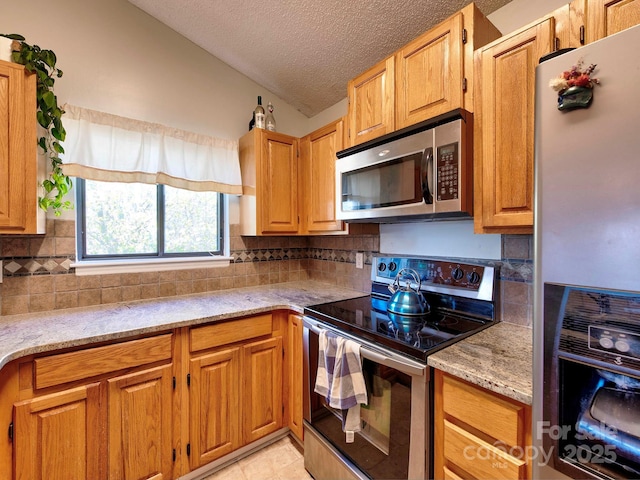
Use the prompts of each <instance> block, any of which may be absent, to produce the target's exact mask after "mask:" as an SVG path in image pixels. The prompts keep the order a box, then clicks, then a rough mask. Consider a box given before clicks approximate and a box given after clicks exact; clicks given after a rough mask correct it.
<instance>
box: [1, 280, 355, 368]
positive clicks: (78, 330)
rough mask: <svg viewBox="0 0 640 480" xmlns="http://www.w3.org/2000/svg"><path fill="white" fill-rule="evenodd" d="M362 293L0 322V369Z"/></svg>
mask: <svg viewBox="0 0 640 480" xmlns="http://www.w3.org/2000/svg"><path fill="white" fill-rule="evenodd" d="M363 295H366V294H365V293H363V292H358V291H356V290H350V289H348V288H344V287H337V286H335V285H329V284H326V283H319V282H315V281H307V282H290V283H278V284H273V285H264V286H258V287H246V288H238V289H232V290H220V291H216V292H209V293H205V294H194V295H184V296H180V297H168V298H157V299H153V300H148V301H135V302H128V303H118V304H112V305H102V306H97V307H85V308H72V309H66V310H53V311H50V312H42V313H32V314H22V315H9V316H4V317H0V368H2V367H3V366H4V365H6V364H7V363H8V362H10V361H11V360H14V359H16V358H20V357H24V356H26V355H31V354H34V353H42V352H48V351H52V350H58V349H61V348H69V347H77V346H81V345H87V344H90V343H96V342H103V341H109V340H116V339H121V338H127V337H131V336H135V335H141V334H147V333H153V332H160V331H164V330H169V329H173V328H179V327H184V326H188V325H197V324H202V323H208V322H212V321H216V320H224V319H228V318H234V317H240V316H245V315H254V314H259V313H262V312H268V311H271V310H277V309H287V310H293V311H296V312H300V313H302V309H303V308H304V307H305V306H308V305H313V304H318V303H324V302H332V301H336V300H344V299H347V298H354V297H361V296H363Z"/></svg>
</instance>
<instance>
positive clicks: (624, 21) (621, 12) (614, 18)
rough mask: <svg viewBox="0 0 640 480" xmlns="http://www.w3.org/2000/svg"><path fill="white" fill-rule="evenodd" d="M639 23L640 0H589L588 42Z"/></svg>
mask: <svg viewBox="0 0 640 480" xmlns="http://www.w3.org/2000/svg"><path fill="white" fill-rule="evenodd" d="M639 23H640V0H588V4H587V41H588V42H593V41H596V40H600V39H601V38H604V37H607V36H609V35H613V34H614V33H618V32H621V31H622V30H626V29H627V28H629V27H633V26H634V25H638V24H639Z"/></svg>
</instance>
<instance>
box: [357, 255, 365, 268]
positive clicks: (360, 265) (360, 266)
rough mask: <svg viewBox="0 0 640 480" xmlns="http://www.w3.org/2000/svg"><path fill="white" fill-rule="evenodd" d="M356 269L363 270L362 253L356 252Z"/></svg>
mask: <svg viewBox="0 0 640 480" xmlns="http://www.w3.org/2000/svg"><path fill="white" fill-rule="evenodd" d="M356 268H364V253H362V252H356Z"/></svg>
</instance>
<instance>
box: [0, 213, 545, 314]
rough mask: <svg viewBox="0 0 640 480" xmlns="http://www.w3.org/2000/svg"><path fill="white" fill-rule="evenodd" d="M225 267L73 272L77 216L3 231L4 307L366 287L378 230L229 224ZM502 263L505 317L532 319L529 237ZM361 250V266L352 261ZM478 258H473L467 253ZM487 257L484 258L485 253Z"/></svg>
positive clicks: (0, 295)
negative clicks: (247, 232) (336, 232)
mask: <svg viewBox="0 0 640 480" xmlns="http://www.w3.org/2000/svg"><path fill="white" fill-rule="evenodd" d="M230 230H231V231H230V234H231V235H230V248H231V256H232V257H233V262H232V263H231V264H230V265H229V266H226V267H213V268H203V269H197V270H175V271H166V272H145V273H126V274H108V275H92V276H76V275H75V271H74V269H73V268H72V267H71V263H72V262H73V261H74V260H75V222H74V221H72V220H48V224H47V232H49V233H47V234H46V235H44V236H0V260H2V262H3V263H2V268H3V277H4V282H3V283H2V284H0V312H1V315H3V316H4V315H13V314H18V313H30V312H40V311H46V310H53V309H62V308H72V307H83V306H90V305H101V304H109V303H117V302H123V301H134V300H142V299H152V298H159V297H170V296H175V295H187V294H192V293H203V292H208V291H215V290H224V289H229V288H238V287H245V286H254V285H264V284H274V283H282V282H290V281H301V280H306V279H311V280H317V281H321V282H325V283H331V284H334V285H339V286H344V287H349V288H352V289H355V290H359V291H362V292H367V291H368V289H369V282H370V276H371V263H372V258H373V256H374V255H375V254H377V253H378V252H379V249H380V238H379V235H377V234H363V235H349V236H319V237H286V236H282V237H243V236H240V235H239V227H238V225H231V229H230ZM502 242H503V245H502V251H503V254H502V257H503V258H502V260H501V261H500V262H491V263H492V264H497V265H499V266H500V281H499V288H500V295H501V301H500V303H501V310H502V319H503V320H505V321H509V322H513V323H518V324H521V325H527V326H530V325H531V316H532V311H531V304H532V301H533V298H532V297H533V295H532V277H533V263H532V258H533V255H532V243H533V242H532V237H531V236H526V235H504V236H503V239H502ZM357 252H363V253H364V260H365V261H364V268H363V269H357V268H356V267H355V256H356V253H357ZM469 260H471V261H472V260H473V259H469ZM483 263H486V261H483Z"/></svg>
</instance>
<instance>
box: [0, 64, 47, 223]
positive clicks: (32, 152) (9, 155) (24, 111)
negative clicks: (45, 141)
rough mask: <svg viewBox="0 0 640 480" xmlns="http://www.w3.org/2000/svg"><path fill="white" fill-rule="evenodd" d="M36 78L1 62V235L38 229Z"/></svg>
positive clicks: (15, 66) (20, 68) (16, 66)
mask: <svg viewBox="0 0 640 480" xmlns="http://www.w3.org/2000/svg"><path fill="white" fill-rule="evenodd" d="M35 84H36V77H35V75H26V74H25V71H24V68H23V67H22V66H21V65H17V64H14V63H10V62H3V61H0V178H2V181H1V182H0V233H22V234H24V233H44V230H42V229H41V228H39V226H38V225H37V200H38V199H37V178H36V176H37V152H36V149H37V139H36V86H35Z"/></svg>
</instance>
